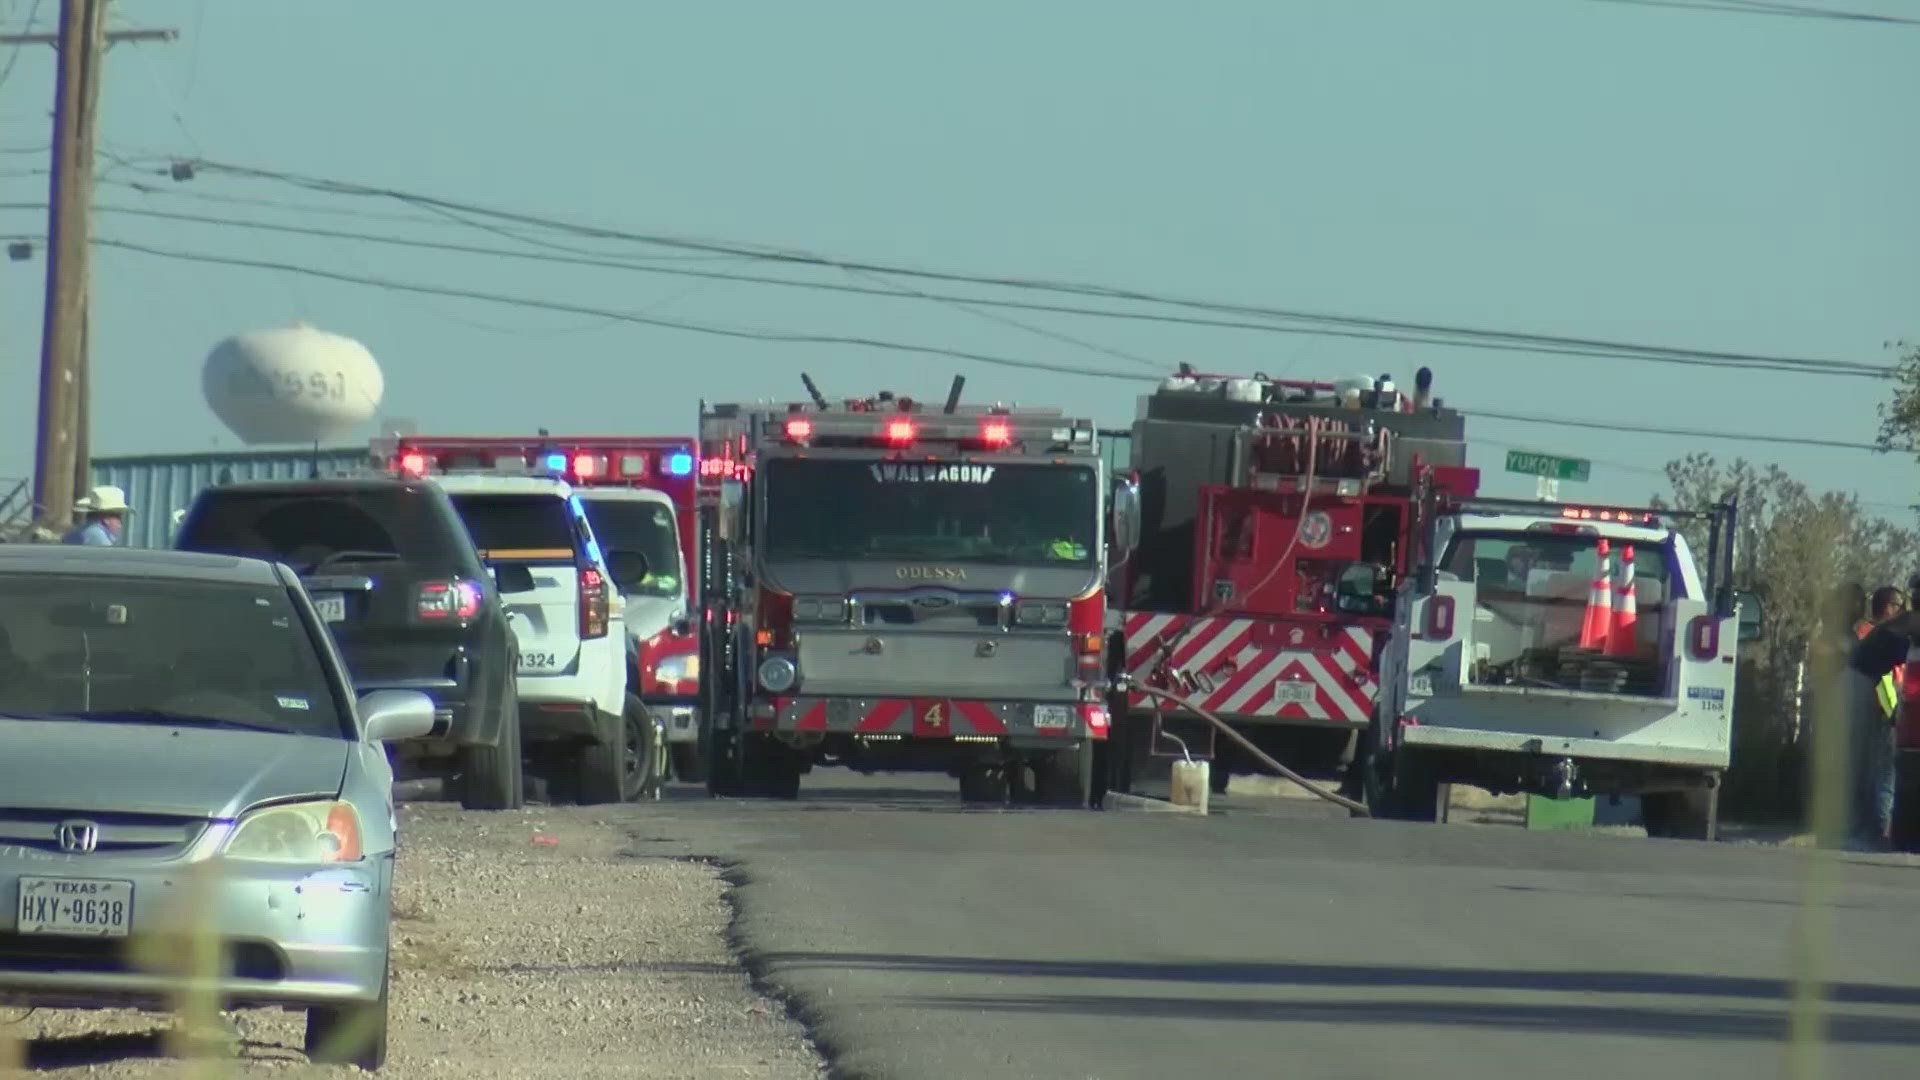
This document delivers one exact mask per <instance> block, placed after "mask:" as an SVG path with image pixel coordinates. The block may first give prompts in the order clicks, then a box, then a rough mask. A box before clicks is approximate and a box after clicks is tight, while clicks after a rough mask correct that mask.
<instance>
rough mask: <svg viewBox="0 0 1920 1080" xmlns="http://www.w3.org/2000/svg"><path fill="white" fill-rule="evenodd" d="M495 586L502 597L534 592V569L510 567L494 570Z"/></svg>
mask: <svg viewBox="0 0 1920 1080" xmlns="http://www.w3.org/2000/svg"><path fill="white" fill-rule="evenodd" d="M493 584H494V587H495V588H497V589H499V590H500V594H501V595H502V596H506V595H508V594H511V593H529V592H532V591H533V568H532V567H530V566H520V565H517V564H515V565H509V566H496V567H494V568H493Z"/></svg>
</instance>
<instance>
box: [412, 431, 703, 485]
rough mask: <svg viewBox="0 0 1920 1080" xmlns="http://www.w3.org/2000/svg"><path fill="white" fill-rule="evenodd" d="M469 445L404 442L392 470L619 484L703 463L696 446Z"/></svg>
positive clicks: (689, 470)
mask: <svg viewBox="0 0 1920 1080" xmlns="http://www.w3.org/2000/svg"><path fill="white" fill-rule="evenodd" d="M484 443H485V440H468V441H464V442H462V443H459V444H453V443H449V445H446V446H437V445H436V446H431V447H422V446H415V445H409V444H407V443H406V442H404V441H403V442H401V443H399V444H398V445H397V446H396V447H395V448H394V449H395V453H394V454H393V455H392V456H391V457H389V458H388V468H389V470H390V471H392V472H395V473H398V474H400V475H403V476H425V475H427V474H428V473H430V472H438V473H458V472H495V473H507V474H513V475H545V476H555V477H559V478H561V479H564V480H567V481H570V482H573V483H582V484H590V483H617V482H623V481H624V482H628V483H631V482H635V481H642V480H646V479H648V478H649V477H652V476H654V475H659V476H663V477H672V478H676V479H678V478H683V477H691V476H692V475H693V474H694V470H695V469H696V467H697V464H698V462H697V459H696V458H695V455H694V453H693V449H692V447H690V446H681V447H666V448H662V449H658V450H628V449H624V448H619V447H609V448H606V449H605V450H604V451H603V450H602V448H600V447H574V448H568V447H567V446H566V445H565V441H564V440H560V441H557V442H556V443H553V444H547V445H546V446H545V447H544V448H536V449H534V450H533V451H532V452H530V453H529V452H528V451H526V450H524V449H522V448H520V447H518V446H515V445H513V444H505V445H496V446H487V445H484Z"/></svg>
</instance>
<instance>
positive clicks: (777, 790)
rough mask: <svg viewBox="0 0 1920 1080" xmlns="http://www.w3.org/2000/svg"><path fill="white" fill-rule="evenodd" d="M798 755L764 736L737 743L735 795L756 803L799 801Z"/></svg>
mask: <svg viewBox="0 0 1920 1080" xmlns="http://www.w3.org/2000/svg"><path fill="white" fill-rule="evenodd" d="M800 765H801V762H800V755H798V754H796V753H794V752H793V750H792V749H791V748H789V747H788V746H787V745H786V744H784V743H782V742H780V741H779V740H777V739H770V738H767V737H766V736H764V735H761V736H755V735H747V736H744V737H743V738H741V740H740V778H739V782H738V787H737V788H736V790H735V791H734V792H733V793H734V794H739V795H744V796H746V797H748V798H755V799H797V798H799V797H800Z"/></svg>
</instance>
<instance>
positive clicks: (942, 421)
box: [771, 412, 1093, 449]
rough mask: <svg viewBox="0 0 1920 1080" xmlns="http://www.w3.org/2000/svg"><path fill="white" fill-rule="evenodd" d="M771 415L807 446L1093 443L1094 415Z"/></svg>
mask: <svg viewBox="0 0 1920 1080" xmlns="http://www.w3.org/2000/svg"><path fill="white" fill-rule="evenodd" d="M771 419H773V420H774V421H775V422H776V423H777V424H778V425H779V427H778V431H779V432H780V434H781V437H782V438H784V439H785V440H786V441H787V442H789V443H793V444H795V445H802V446H822V445H834V444H837V445H847V444H855V445H863V446H864V445H872V444H875V443H880V444H884V445H888V446H911V445H913V444H915V443H978V444H979V445H981V446H984V447H987V448H989V449H1002V448H1005V447H1009V446H1012V445H1014V444H1015V443H1042V444H1045V445H1047V446H1049V447H1056V446H1071V445H1074V444H1083V445H1085V446H1088V447H1091V446H1092V445H1093V424H1092V422H1091V421H1085V420H1077V421H1070V422H1067V423H1061V422H1059V421H1058V420H1054V419H1042V420H1038V421H1035V420H1028V421H1026V422H1022V419H1021V418H1020V417H1019V416H1015V415H1012V414H1007V413H988V414H986V415H983V416H979V417H950V416H943V415H927V414H916V413H885V412H849V413H832V414H822V413H794V414H788V415H787V416H784V417H780V416H774V417H771Z"/></svg>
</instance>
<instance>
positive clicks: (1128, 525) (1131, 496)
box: [1110, 477, 1140, 555]
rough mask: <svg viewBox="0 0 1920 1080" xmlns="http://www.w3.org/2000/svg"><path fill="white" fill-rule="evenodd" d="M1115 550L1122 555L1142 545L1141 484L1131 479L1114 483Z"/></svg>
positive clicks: (1111, 511) (1112, 510)
mask: <svg viewBox="0 0 1920 1080" xmlns="http://www.w3.org/2000/svg"><path fill="white" fill-rule="evenodd" d="M1110 520H1111V521H1112V524H1113V530H1112V531H1113V548H1114V550H1115V551H1116V552H1118V553H1119V554H1121V555H1125V554H1127V553H1128V552H1131V551H1132V550H1133V549H1134V548H1136V547H1138V546H1139V545H1140V484H1139V482H1138V481H1136V480H1134V479H1132V478H1131V477H1128V478H1124V479H1120V480H1116V481H1114V484H1113V502H1112V504H1111V507H1110Z"/></svg>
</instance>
